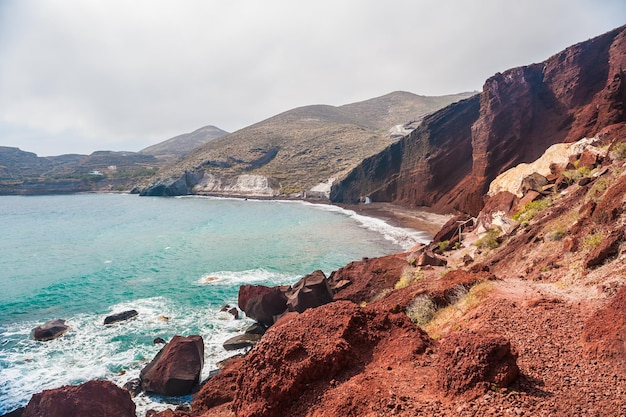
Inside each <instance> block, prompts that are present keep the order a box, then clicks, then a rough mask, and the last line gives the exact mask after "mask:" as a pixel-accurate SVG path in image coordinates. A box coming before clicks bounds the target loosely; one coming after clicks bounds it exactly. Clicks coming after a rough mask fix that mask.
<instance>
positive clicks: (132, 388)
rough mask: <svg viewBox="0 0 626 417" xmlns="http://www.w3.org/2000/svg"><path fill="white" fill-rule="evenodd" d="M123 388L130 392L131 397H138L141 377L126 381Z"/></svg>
mask: <svg viewBox="0 0 626 417" xmlns="http://www.w3.org/2000/svg"><path fill="white" fill-rule="evenodd" d="M122 388H124V389H125V390H126V391H128V392H129V393H130V396H131V397H133V398H134V397H136V396H137V395H138V394H139V393H140V392H141V379H139V378H133V379H131V380H130V381H128V382H127V383H125V384H124V385H123V386H122Z"/></svg>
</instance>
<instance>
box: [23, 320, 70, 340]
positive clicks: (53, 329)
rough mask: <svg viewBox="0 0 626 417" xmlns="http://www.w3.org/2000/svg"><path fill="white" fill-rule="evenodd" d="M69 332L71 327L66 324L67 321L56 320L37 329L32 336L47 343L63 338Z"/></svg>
mask: <svg viewBox="0 0 626 417" xmlns="http://www.w3.org/2000/svg"><path fill="white" fill-rule="evenodd" d="M68 330H69V326H68V325H67V324H65V320H61V319H56V320H50V321H47V322H45V323H44V324H42V325H40V326H37V327H35V328H34V329H33V330H32V331H31V336H32V338H33V339H35V340H39V341H40V342H45V341H48V340H52V339H56V338H57V337H61V336H63V335H64V334H65V332H67V331H68Z"/></svg>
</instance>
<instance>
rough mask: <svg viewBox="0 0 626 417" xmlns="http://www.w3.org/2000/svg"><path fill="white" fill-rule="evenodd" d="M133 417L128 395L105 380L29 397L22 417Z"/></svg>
mask: <svg viewBox="0 0 626 417" xmlns="http://www.w3.org/2000/svg"><path fill="white" fill-rule="evenodd" d="M41 416H46V417H84V416H90V417H110V416H116V417H135V403H134V402H133V400H132V399H131V398H130V394H129V393H128V392H127V391H125V390H123V389H121V388H120V387H118V386H117V385H115V384H114V383H112V382H108V381H88V382H85V383H84V384H82V385H78V386H64V387H61V388H56V389H52V390H45V391H43V392H41V393H39V394H35V395H33V397H32V398H31V400H30V401H29V402H28V405H27V406H26V409H25V410H24V413H23V414H22V417H41Z"/></svg>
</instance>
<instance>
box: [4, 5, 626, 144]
mask: <svg viewBox="0 0 626 417" xmlns="http://www.w3.org/2000/svg"><path fill="white" fill-rule="evenodd" d="M625 17H626V1H624V0H515V1H506V0H475V1H471V0H432V1H426V0H385V1H383V0H314V1H309V0H298V1H294V0H220V1H218V0H215V1H213V0H132V1H131V0H0V145H2V146H16V147H19V148H21V149H23V150H27V151H31V152H35V153H37V154H39V155H40V156H46V155H59V154H63V153H91V152H93V151H95V150H130V151H138V150H140V149H142V148H144V147H146V146H149V145H152V144H155V143H158V142H161V141H163V140H166V139H168V138H170V137H173V136H176V135H178V134H181V133H186V132H191V131H193V130H195V129H197V128H199V127H202V126H205V125H215V126H218V127H220V128H222V129H224V130H227V131H230V132H232V131H235V130H238V129H241V128H243V127H246V126H249V125H251V124H253V123H256V122H258V121H261V120H263V119H266V118H268V117H271V116H273V115H275V114H278V113H280V112H283V111H285V110H289V109H292V108H294V107H298V106H304V105H309V104H331V105H342V104H347V103H352V102H356V101H361V100H366V99H369V98H373V97H378V96H381V95H384V94H387V93H390V92H392V91H396V90H403V91H410V92H412V93H416V94H421V95H443V94H451V93H457V92H461V91H473V90H480V89H482V84H483V82H484V81H485V79H487V78H488V77H490V76H491V75H493V74H494V73H496V72H499V71H504V70H506V69H508V68H511V67H515V66H520V65H526V64H530V63H533V62H539V61H542V60H544V59H546V58H548V57H549V56H551V55H553V54H555V53H557V52H559V51H560V50H562V49H564V48H565V47H567V46H569V45H572V44H574V43H577V42H581V41H584V40H587V39H589V38H591V37H594V36H597V35H600V34H602V33H604V32H607V31H608V30H610V29H613V28H616V27H618V26H621V25H623V24H624V23H626V22H625V20H626V19H625Z"/></svg>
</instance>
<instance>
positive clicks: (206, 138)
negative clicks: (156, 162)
mask: <svg viewBox="0 0 626 417" xmlns="http://www.w3.org/2000/svg"><path fill="white" fill-rule="evenodd" d="M227 134H228V132H226V131H225V130H222V129H220V128H219V127H215V126H204V127H201V128H200V129H197V130H194V131H193V132H191V133H184V134H182V135H178V136H175V137H173V138H171V139H168V140H165V141H163V142H160V143H157V144H156V145H152V146H148V147H147V148H144V149H142V150H140V151H139V153H141V154H146V155H152V156H154V157H155V158H157V159H163V160H176V159H179V158H182V157H183V156H185V155H187V154H188V153H189V152H191V151H192V150H194V149H195V148H198V147H200V146H202V145H204V144H206V143H208V142H210V141H212V140H215V139H217V138H220V137H222V136H224V135H227Z"/></svg>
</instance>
